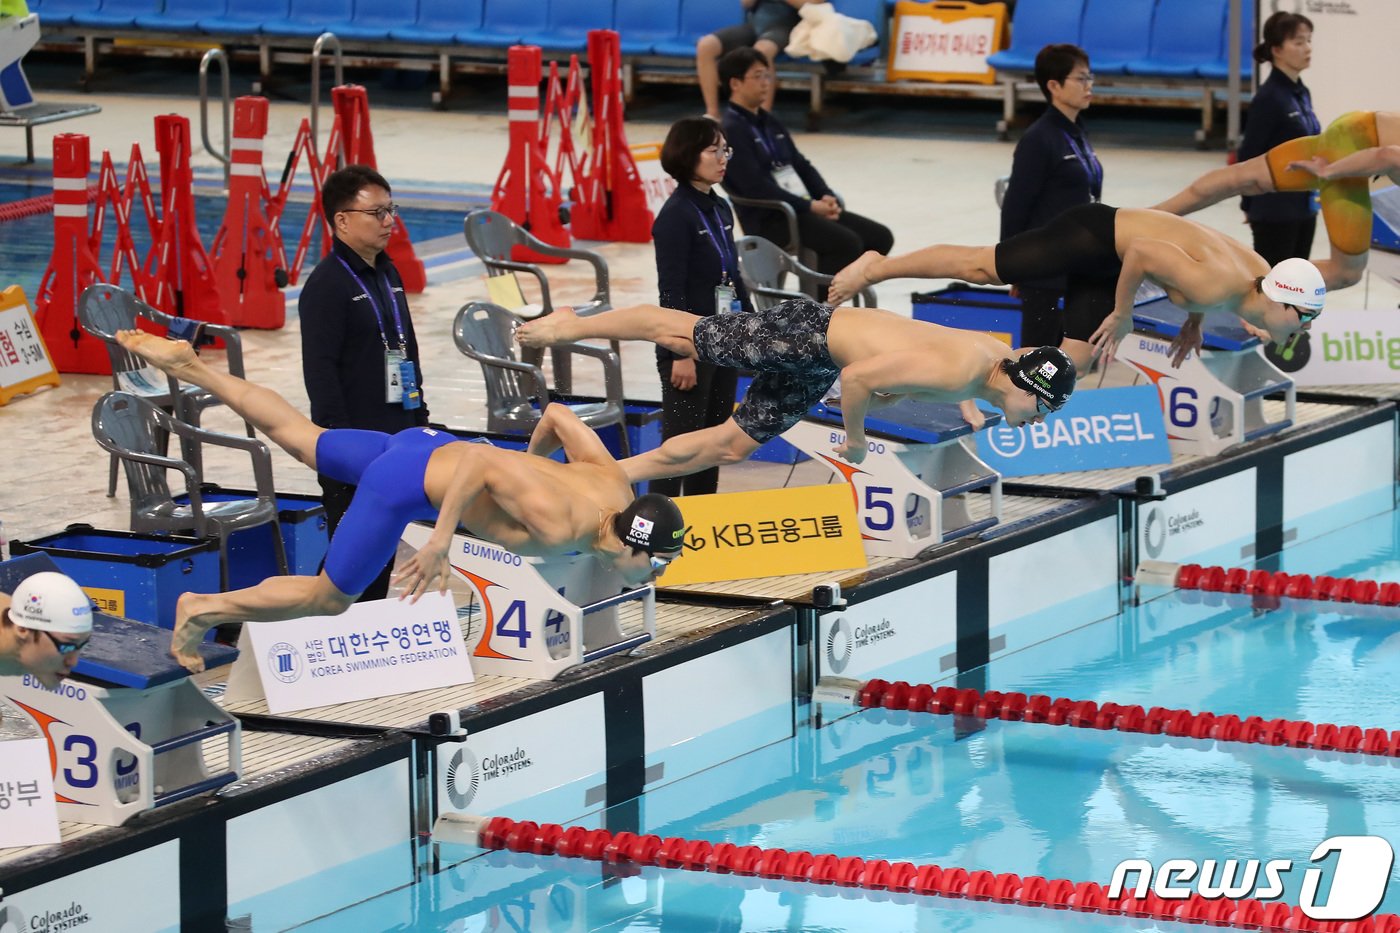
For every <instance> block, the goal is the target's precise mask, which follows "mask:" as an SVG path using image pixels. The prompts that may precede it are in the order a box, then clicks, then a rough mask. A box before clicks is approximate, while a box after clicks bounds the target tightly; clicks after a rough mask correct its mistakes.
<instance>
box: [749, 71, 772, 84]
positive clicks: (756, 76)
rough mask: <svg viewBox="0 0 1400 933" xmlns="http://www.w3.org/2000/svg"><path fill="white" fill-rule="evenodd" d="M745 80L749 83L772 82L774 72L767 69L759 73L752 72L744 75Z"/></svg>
mask: <svg viewBox="0 0 1400 933" xmlns="http://www.w3.org/2000/svg"><path fill="white" fill-rule="evenodd" d="M744 79H745V80H747V81H772V80H773V72H771V71H769V70H768V69H767V68H764V69H761V70H759V71H750V72H749V73H748V74H746V75H744Z"/></svg>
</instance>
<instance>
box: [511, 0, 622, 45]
mask: <svg viewBox="0 0 1400 933" xmlns="http://www.w3.org/2000/svg"><path fill="white" fill-rule="evenodd" d="M599 6H602V4H599V3H598V0H549V14H548V16H547V17H546V18H545V28H544V29H543V30H542V31H541V32H539V33H537V34H533V35H532V34H530V33H526V34H525V35H523V36H521V41H523V42H524V43H525V44H526V45H538V46H539V47H540V48H542V49H547V50H549V51H555V52H583V51H584V49H586V48H587V47H588V31H589V30H590V29H611V28H612V23H611V22H610V21H609V17H608V16H606V15H602V14H600V11H599V9H598V8H599Z"/></svg>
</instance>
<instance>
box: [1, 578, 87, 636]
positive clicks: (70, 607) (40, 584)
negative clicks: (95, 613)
mask: <svg viewBox="0 0 1400 933" xmlns="http://www.w3.org/2000/svg"><path fill="white" fill-rule="evenodd" d="M10 599H11V602H10V621H11V622H13V623H14V624H15V625H19V626H22V627H24V628H33V629H43V630H44V631H46V632H53V633H55V634H58V635H86V634H87V633H88V632H90V631H92V601H91V600H90V599H88V597H87V594H86V593H84V592H83V591H82V589H81V588H79V586H78V584H76V583H74V582H73V581H72V580H71V579H69V578H68V577H65V576H64V575H63V574H61V573H54V572H53V571H52V570H45V571H44V572H42V573H36V574H34V575H33V576H28V577H25V578H24V579H23V580H21V581H20V584H19V586H17V587H15V591H14V593H13V594H12V595H11V597H10Z"/></svg>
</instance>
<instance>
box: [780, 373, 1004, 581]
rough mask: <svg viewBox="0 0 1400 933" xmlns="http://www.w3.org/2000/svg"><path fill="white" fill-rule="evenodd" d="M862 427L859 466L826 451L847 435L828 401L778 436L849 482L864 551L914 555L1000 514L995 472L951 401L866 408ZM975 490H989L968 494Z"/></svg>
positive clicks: (994, 418) (994, 417) (992, 419)
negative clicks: (863, 438)
mask: <svg viewBox="0 0 1400 933" xmlns="http://www.w3.org/2000/svg"><path fill="white" fill-rule="evenodd" d="M1000 422H1001V415H1000V414H988V415H987V424H986V426H987V427H990V426H991V425H994V424H999V423H1000ZM865 433H866V439H867V442H868V445H869V449H868V451H867V453H866V457H865V460H864V462H862V463H861V464H860V465H859V466H853V465H851V464H849V463H847V462H846V461H845V460H842V459H841V458H840V457H838V456H837V455H836V454H835V452H834V451H833V450H832V448H833V447H835V446H836V445H837V444H840V443H841V442H843V441H844V440H845V439H846V430H845V426H844V424H843V423H842V420H841V409H840V408H839V407H837V406H836V405H834V404H822V405H817V406H816V407H814V408H813V409H812V410H811V411H810V412H808V414H807V417H806V418H804V419H803V420H802V421H799V422H798V423H797V424H795V425H793V427H792V428H790V429H789V430H788V431H787V432H786V433H785V434H783V438H784V439H785V440H787V442H788V443H790V444H792V445H793V446H794V447H796V448H797V449H798V450H801V451H802V452H803V453H806V454H807V455H808V456H810V457H812V458H813V459H815V460H819V461H820V462H822V463H825V464H826V465H827V466H828V467H829V468H830V469H831V470H832V472H833V473H836V474H837V475H838V476H840V477H841V478H842V479H843V480H845V481H846V482H848V483H850V484H851V486H852V488H853V489H854V492H855V497H856V508H857V512H858V514H859V518H860V527H861V536H862V538H863V539H864V541H865V549H866V553H868V554H870V555H872V556H881V557H914V556H915V555H917V554H918V553H919V552H920V551H922V550H924V549H925V548H928V547H930V546H931V545H935V544H941V543H943V542H944V541H950V540H952V539H954V538H958V537H962V536H964V535H969V534H975V533H977V532H979V531H983V530H985V529H987V528H990V527H991V526H993V525H995V524H996V523H997V522H999V521H1000V520H1001V475H1000V474H999V473H997V472H996V471H995V470H993V469H992V468H991V467H989V466H987V464H985V463H983V462H982V461H981V460H980V459H979V458H978V457H977V454H976V453H975V452H974V450H973V448H972V447H971V444H970V443H969V441H970V440H971V438H972V435H973V430H972V426H971V425H969V424H968V423H967V422H965V421H963V419H962V415H961V414H960V413H959V412H958V407H957V406H956V405H953V404H948V403H942V402H918V401H912V400H910V399H903V400H901V401H899V402H897V403H895V404H893V405H891V406H889V407H888V408H881V409H878V410H876V411H874V412H871V413H869V414H868V415H867V416H866V419H865ZM978 490H987V491H988V492H989V493H990V495H989V496H987V498H986V499H982V498H981V497H973V496H970V495H968V494H969V493H972V492H976V491H978Z"/></svg>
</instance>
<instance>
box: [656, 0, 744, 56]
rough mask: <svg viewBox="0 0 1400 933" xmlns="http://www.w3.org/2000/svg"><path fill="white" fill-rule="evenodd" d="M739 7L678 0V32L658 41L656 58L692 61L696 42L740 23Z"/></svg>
mask: <svg viewBox="0 0 1400 933" xmlns="http://www.w3.org/2000/svg"><path fill="white" fill-rule="evenodd" d="M740 18H741V12H740V9H739V6H738V4H729V3H716V2H715V0H681V16H680V32H679V33H677V35H676V37H675V38H674V39H659V40H657V43H656V46H655V49H656V54H657V55H673V56H676V57H678V58H692V59H693V58H694V57H695V43H697V42H699V41H700V37H701V36H704V35H708V34H710V33H712V32H714V31H715V30H717V29H723V28H724V27H725V26H732V25H734V24H735V23H737V22H739V20H740Z"/></svg>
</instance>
